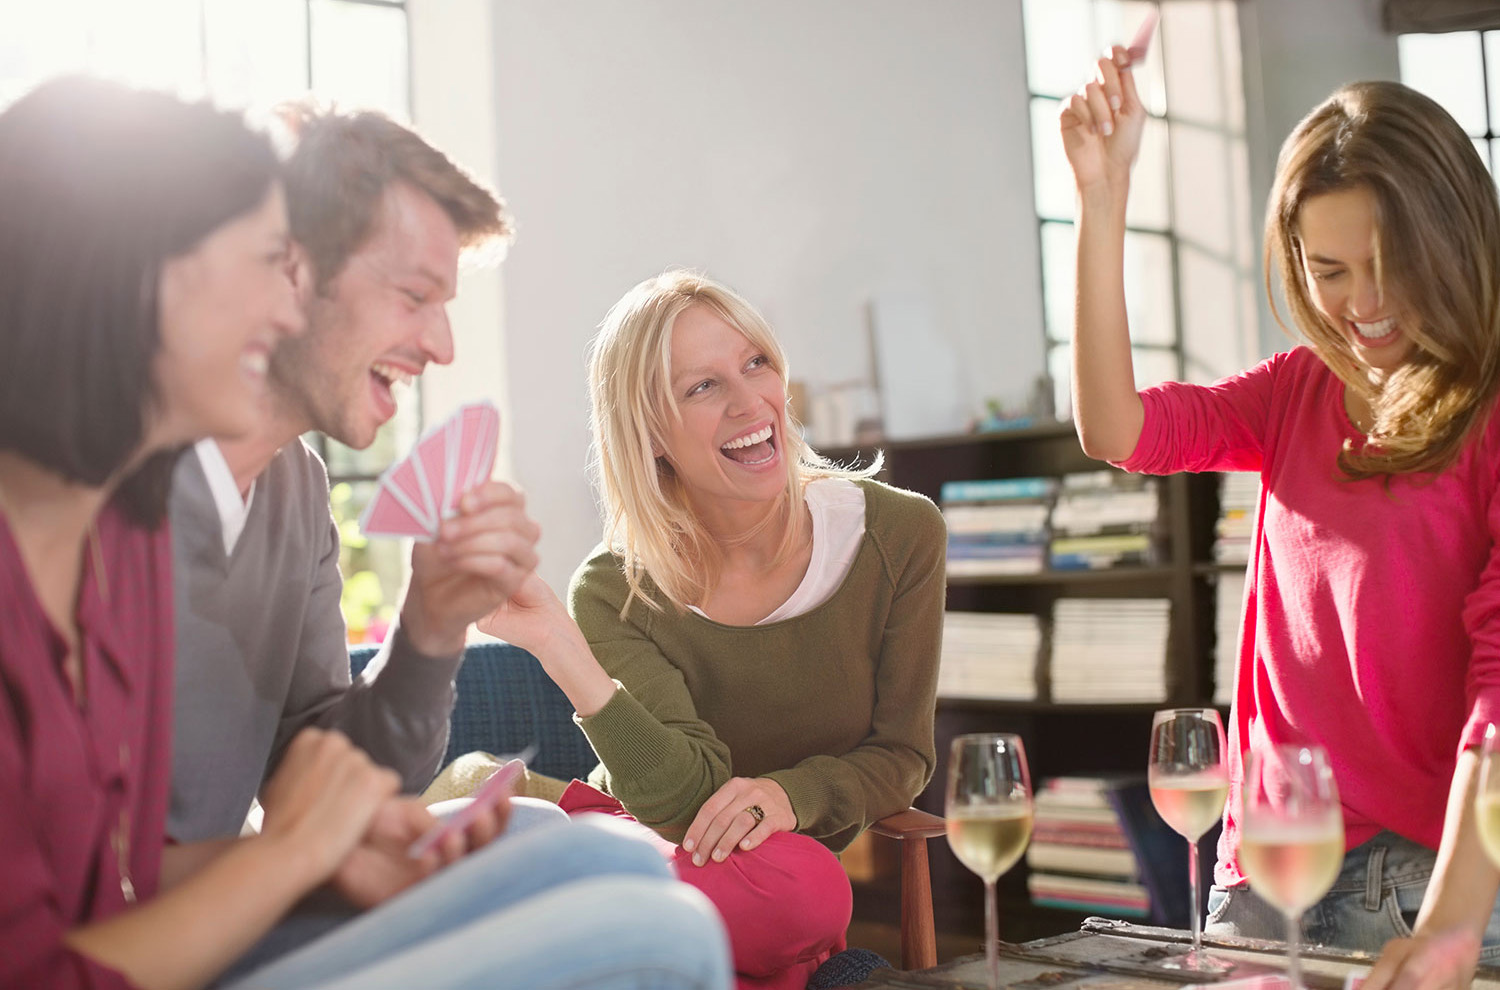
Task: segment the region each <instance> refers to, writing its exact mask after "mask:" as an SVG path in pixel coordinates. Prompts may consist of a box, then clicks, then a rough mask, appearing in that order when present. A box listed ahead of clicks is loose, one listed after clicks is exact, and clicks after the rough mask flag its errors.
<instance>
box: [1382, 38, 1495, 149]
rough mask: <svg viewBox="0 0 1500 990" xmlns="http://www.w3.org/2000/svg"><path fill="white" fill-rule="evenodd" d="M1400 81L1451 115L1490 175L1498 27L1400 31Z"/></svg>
mask: <svg viewBox="0 0 1500 990" xmlns="http://www.w3.org/2000/svg"><path fill="white" fill-rule="evenodd" d="M1396 51H1397V55H1398V57H1399V58H1400V60H1401V81H1402V82H1404V83H1406V84H1407V85H1408V86H1410V87H1411V88H1412V89H1415V90H1419V91H1420V92H1423V93H1425V94H1427V95H1428V96H1430V97H1432V98H1433V99H1434V100H1436V101H1437V102H1438V103H1439V104H1441V105H1442V107H1443V109H1445V110H1447V111H1448V112H1449V113H1451V114H1452V115H1453V119H1454V120H1456V121H1458V124H1459V126H1460V127H1462V128H1463V129H1464V130H1465V131H1466V132H1467V133H1468V135H1469V137H1470V138H1472V139H1473V140H1474V147H1475V148H1476V149H1478V151H1479V157H1480V158H1482V159H1484V163H1485V165H1487V166H1488V167H1489V169H1490V173H1491V174H1494V173H1495V163H1496V161H1497V158H1496V156H1497V155H1500V148H1497V141H1500V126H1497V125H1500V31H1482V32H1481V31H1456V32H1454V33H1452V34H1403V35H1399V36H1398V37H1397V39H1396Z"/></svg>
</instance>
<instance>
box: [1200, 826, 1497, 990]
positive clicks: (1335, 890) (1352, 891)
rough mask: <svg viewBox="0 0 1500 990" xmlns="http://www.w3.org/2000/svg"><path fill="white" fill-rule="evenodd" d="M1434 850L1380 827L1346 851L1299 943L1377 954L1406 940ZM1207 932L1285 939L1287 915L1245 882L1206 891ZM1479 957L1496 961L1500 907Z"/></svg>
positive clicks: (1307, 914) (1424, 890)
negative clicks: (1391, 943) (1389, 944)
mask: <svg viewBox="0 0 1500 990" xmlns="http://www.w3.org/2000/svg"><path fill="white" fill-rule="evenodd" d="M1436 859H1437V853H1435V852H1433V851H1432V850H1431V849H1428V848H1427V847H1425V846H1420V845H1418V844H1417V843H1415V842H1412V841H1411V840H1410V839H1404V838H1402V837H1401V836H1399V835H1397V834H1396V833H1394V832H1381V833H1379V834H1377V835H1376V836H1374V837H1373V838H1371V839H1370V840H1369V841H1367V842H1363V843H1360V844H1359V845H1357V846H1355V847H1354V848H1353V849H1350V850H1349V851H1348V852H1347V853H1345V854H1344V865H1343V867H1342V868H1341V869H1340V870H1339V876H1338V879H1337V880H1335V881H1334V882H1333V887H1332V888H1331V889H1330V890H1329V891H1328V893H1327V894H1326V895H1325V896H1324V898H1323V899H1322V900H1321V901H1319V902H1318V903H1317V904H1314V905H1313V906H1312V907H1310V908H1308V909H1307V910H1306V911H1305V912H1303V915H1302V936H1301V937H1302V941H1303V942H1304V943H1307V944H1310V945H1330V946H1337V947H1339V948H1343V949H1363V950H1364V951H1366V952H1377V953H1378V952H1379V951H1380V949H1381V947H1382V946H1383V945H1385V943H1386V942H1388V941H1390V940H1391V939H1393V938H1408V937H1410V935H1411V926H1412V925H1413V924H1414V923H1415V922H1416V919H1417V912H1418V911H1419V910H1420V909H1421V907H1422V898H1423V896H1424V895H1426V893H1427V881H1428V880H1430V879H1431V878H1432V870H1433V865H1434V862H1435V861H1436ZM1203 930H1204V933H1205V934H1208V935H1237V936H1240V937H1243V938H1266V939H1275V940H1281V939H1284V938H1286V918H1285V917H1284V916H1283V915H1282V914H1281V912H1280V911H1279V910H1277V909H1276V908H1274V907H1272V906H1271V905H1270V904H1268V903H1267V902H1266V901H1264V900H1262V899H1261V898H1260V897H1259V896H1257V895H1256V893H1255V892H1254V891H1253V890H1251V889H1250V885H1249V884H1243V885H1241V886H1239V887H1231V888H1228V889H1226V888H1224V887H1220V886H1217V885H1215V886H1214V887H1213V888H1212V889H1211V890H1210V891H1209V893H1208V923H1207V924H1206V925H1205V926H1204V929H1203ZM1479 960H1480V962H1481V963H1482V964H1484V965H1494V964H1495V962H1496V961H1500V907H1497V909H1496V910H1495V912H1493V913H1492V914H1491V915H1490V923H1489V927H1488V928H1487V929H1486V930H1485V933H1484V948H1483V949H1482V950H1481V951H1480V954H1479Z"/></svg>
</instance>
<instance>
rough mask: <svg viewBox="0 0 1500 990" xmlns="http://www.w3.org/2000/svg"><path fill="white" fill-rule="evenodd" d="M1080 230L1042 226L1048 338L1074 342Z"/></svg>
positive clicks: (1067, 226) (1055, 224) (1048, 225)
mask: <svg viewBox="0 0 1500 990" xmlns="http://www.w3.org/2000/svg"><path fill="white" fill-rule="evenodd" d="M1077 234H1078V228H1076V227H1074V226H1073V225H1072V224H1071V223H1044V224H1042V292H1043V294H1044V299H1043V305H1044V312H1045V314H1046V320H1047V339H1049V340H1072V339H1073V287H1074V285H1075V284H1076V282H1075V275H1076V273H1077V271H1078V253H1077V252H1078V237H1077Z"/></svg>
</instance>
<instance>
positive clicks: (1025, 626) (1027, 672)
mask: <svg viewBox="0 0 1500 990" xmlns="http://www.w3.org/2000/svg"><path fill="white" fill-rule="evenodd" d="M1041 644H1042V626H1041V620H1040V619H1039V618H1038V617H1037V616H1035V615H1033V614H1030V613H1020V614H1010V613H1005V612H947V613H945V614H944V615H943V648H942V656H941V659H940V661H939V664H938V697H940V698H989V699H1003V700H1017V701H1029V700H1032V699H1034V698H1035V697H1036V661H1037V654H1038V652H1039V651H1040V650H1041Z"/></svg>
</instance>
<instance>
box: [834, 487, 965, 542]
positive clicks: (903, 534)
mask: <svg viewBox="0 0 1500 990" xmlns="http://www.w3.org/2000/svg"><path fill="white" fill-rule="evenodd" d="M854 484H855V485H857V486H859V488H860V490H861V491H862V492H863V493H864V497H865V528H866V530H867V531H868V532H870V533H871V534H873V535H874V536H875V537H876V538H877V539H887V540H895V541H898V542H910V541H911V540H921V539H926V538H930V537H932V536H934V535H937V536H939V537H941V538H943V539H946V532H947V530H946V527H945V526H944V524H943V514H942V512H940V511H939V510H938V507H937V506H936V505H934V504H933V502H932V499H930V498H928V497H927V496H926V495H923V494H921V493H920V492H913V491H907V490H906V489H905V488H897V487H895V486H894V485H888V484H886V483H885V482H883V481H875V480H874V479H873V478H861V479H859V480H858V481H855V482H854Z"/></svg>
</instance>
